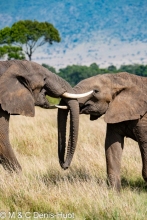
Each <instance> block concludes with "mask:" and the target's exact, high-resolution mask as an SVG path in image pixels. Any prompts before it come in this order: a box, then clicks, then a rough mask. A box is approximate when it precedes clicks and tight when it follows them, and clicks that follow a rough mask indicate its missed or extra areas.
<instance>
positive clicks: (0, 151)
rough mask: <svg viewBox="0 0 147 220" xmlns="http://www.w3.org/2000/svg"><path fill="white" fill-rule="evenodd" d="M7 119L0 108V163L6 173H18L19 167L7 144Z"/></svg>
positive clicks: (7, 115) (7, 116)
mask: <svg viewBox="0 0 147 220" xmlns="http://www.w3.org/2000/svg"><path fill="white" fill-rule="evenodd" d="M9 118H10V115H9V114H8V113H7V112H6V111H3V110H2V109H1V108H0V163H1V164H2V166H3V167H4V169H6V170H8V171H11V172H12V171H16V172H19V171H20V170H21V166H20V164H19V162H18V160H17V159H16V157H15V154H14V152H13V150H12V147H11V145H10V142H9Z"/></svg>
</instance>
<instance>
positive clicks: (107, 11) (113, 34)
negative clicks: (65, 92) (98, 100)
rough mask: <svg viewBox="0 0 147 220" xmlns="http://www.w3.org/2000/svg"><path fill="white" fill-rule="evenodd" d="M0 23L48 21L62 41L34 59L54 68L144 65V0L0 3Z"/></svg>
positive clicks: (146, 23) (146, 5)
mask: <svg viewBox="0 0 147 220" xmlns="http://www.w3.org/2000/svg"><path fill="white" fill-rule="evenodd" d="M0 19H1V24H0V28H3V27H5V26H11V25H12V24H13V23H14V22H16V21H18V20H20V19H22V20H24V19H36V20H39V21H48V22H50V23H52V24H53V25H54V26H55V27H56V28H57V29H58V30H59V32H60V35H61V38H62V41H61V43H59V44H54V45H53V46H51V47H47V45H45V46H44V47H43V48H40V49H39V50H38V51H36V53H35V54H34V56H33V59H34V61H37V62H39V63H43V62H44V63H47V64H49V65H51V66H54V67H56V68H57V69H59V68H62V67H65V66H67V65H72V64H81V65H90V64H91V63H93V62H96V63H97V64H98V65H99V66H101V67H106V66H109V65H112V64H113V65H116V66H120V65H122V64H134V63H143V64H147V58H146V57H147V0H117V1H116V0H97V1H96V0H82V1H79V0H60V1H59V0H50V1H48V0H40V1H38V0H36V1H35V0H19V1H18V0H15V1H9V2H7V1H4V0H1V3H0Z"/></svg>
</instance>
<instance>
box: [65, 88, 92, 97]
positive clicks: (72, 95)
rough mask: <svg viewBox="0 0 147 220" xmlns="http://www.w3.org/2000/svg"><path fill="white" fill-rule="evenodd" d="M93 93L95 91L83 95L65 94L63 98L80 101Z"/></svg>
mask: <svg viewBox="0 0 147 220" xmlns="http://www.w3.org/2000/svg"><path fill="white" fill-rule="evenodd" d="M92 93H93V90H91V91H89V92H86V93H82V94H72V93H68V92H65V93H63V94H62V96H63V97H65V98H73V99H79V98H83V97H86V96H88V95H90V94H92Z"/></svg>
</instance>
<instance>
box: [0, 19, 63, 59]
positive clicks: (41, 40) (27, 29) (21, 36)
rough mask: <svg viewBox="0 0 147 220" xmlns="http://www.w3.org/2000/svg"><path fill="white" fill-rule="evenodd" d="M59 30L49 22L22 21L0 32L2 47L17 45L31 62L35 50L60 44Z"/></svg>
mask: <svg viewBox="0 0 147 220" xmlns="http://www.w3.org/2000/svg"><path fill="white" fill-rule="evenodd" d="M60 40H61V39H60V35H59V32H58V30H57V29H56V28H55V27H54V26H53V25H52V24H50V23H48V22H38V21H36V20H34V21H31V20H20V21H18V22H16V23H14V24H13V25H12V27H5V28H3V29H2V30H0V44H1V45H6V44H8V45H17V46H19V47H22V48H23V51H24V52H25V53H26V54H27V56H28V58H29V60H31V58H32V54H33V53H34V52H35V50H36V49H37V48H38V47H40V46H42V45H44V44H45V43H49V44H52V43H53V41H55V42H60Z"/></svg>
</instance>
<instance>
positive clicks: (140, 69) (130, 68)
mask: <svg viewBox="0 0 147 220" xmlns="http://www.w3.org/2000/svg"><path fill="white" fill-rule="evenodd" d="M43 66H44V67H46V68H48V69H49V70H51V71H52V70H54V68H53V67H51V66H48V65H47V64H43ZM54 72H55V70H54ZM118 72H128V73H132V74H136V75H139V76H146V77H147V65H142V64H134V65H122V66H120V67H119V68H117V67H115V66H114V65H111V66H108V67H107V68H99V66H98V65H97V64H96V63H92V64H91V65H90V66H82V65H72V66H67V67H66V68H63V69H59V71H58V72H55V73H56V74H58V75H59V76H61V77H62V78H63V79H65V80H66V81H67V82H69V83H70V84H71V85H72V86H75V85H76V84H77V83H78V82H80V81H81V80H83V79H86V78H88V77H91V76H95V75H98V74H104V73H118Z"/></svg>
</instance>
